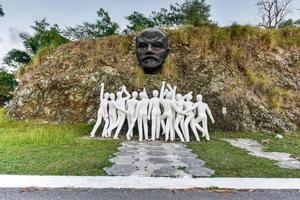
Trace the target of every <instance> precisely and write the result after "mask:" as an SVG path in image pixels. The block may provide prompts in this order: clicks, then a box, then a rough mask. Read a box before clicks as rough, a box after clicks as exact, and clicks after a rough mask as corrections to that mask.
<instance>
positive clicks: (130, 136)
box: [126, 118, 135, 140]
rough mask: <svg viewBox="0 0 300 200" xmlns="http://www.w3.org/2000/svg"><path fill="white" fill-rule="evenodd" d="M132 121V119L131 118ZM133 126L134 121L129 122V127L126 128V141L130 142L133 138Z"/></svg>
mask: <svg viewBox="0 0 300 200" xmlns="http://www.w3.org/2000/svg"><path fill="white" fill-rule="evenodd" d="M132 119H133V118H132ZM134 124H135V121H133V120H132V121H131V125H130V127H129V128H128V131H127V134H126V138H127V140H130V139H131V138H132V136H133V127H134Z"/></svg>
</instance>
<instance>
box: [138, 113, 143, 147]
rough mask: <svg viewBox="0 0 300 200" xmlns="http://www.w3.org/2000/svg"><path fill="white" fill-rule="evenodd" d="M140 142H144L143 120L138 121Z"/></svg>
mask: <svg viewBox="0 0 300 200" xmlns="http://www.w3.org/2000/svg"><path fill="white" fill-rule="evenodd" d="M138 129H139V141H140V142H141V141H143V120H142V119H140V118H139V119H138Z"/></svg>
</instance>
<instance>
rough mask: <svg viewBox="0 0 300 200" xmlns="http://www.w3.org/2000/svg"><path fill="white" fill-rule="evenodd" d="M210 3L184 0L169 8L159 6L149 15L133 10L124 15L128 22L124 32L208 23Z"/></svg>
mask: <svg viewBox="0 0 300 200" xmlns="http://www.w3.org/2000/svg"><path fill="white" fill-rule="evenodd" d="M209 17H210V5H207V4H206V1H205V0H186V1H185V2H184V3H183V4H178V3H176V4H175V5H171V6H170V9H169V10H168V9H166V8H161V9H160V11H158V12H157V11H152V13H151V15H150V16H149V17H146V16H145V15H143V14H142V13H139V12H137V11H135V12H134V13H132V14H131V15H129V16H127V17H125V18H126V19H127V20H128V21H129V24H130V25H128V26H127V29H125V31H124V33H127V34H128V33H130V32H134V31H141V30H143V29H145V28H152V27H155V26H156V27H175V26H182V25H191V26H201V25H204V24H209V23H210V22H211V21H210V20H209Z"/></svg>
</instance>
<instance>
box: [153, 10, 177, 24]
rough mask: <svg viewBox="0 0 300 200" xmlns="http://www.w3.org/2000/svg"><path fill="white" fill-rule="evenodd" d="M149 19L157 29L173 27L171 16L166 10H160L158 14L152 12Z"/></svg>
mask: <svg viewBox="0 0 300 200" xmlns="http://www.w3.org/2000/svg"><path fill="white" fill-rule="evenodd" d="M149 18H150V19H151V20H152V21H153V22H154V23H155V26H158V27H163V26H166V27H172V26H174V20H173V18H172V14H171V13H170V12H169V11H168V10H167V9H166V8H161V9H160V11H158V12H156V11H152V13H151V15H150V17H149Z"/></svg>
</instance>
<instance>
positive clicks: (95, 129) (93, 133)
mask: <svg viewBox="0 0 300 200" xmlns="http://www.w3.org/2000/svg"><path fill="white" fill-rule="evenodd" d="M101 121H102V116H101V114H98V117H97V122H96V124H95V125H94V128H93V130H92V132H91V134H90V137H95V136H96V131H97V129H98V128H99V126H100V124H101Z"/></svg>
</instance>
